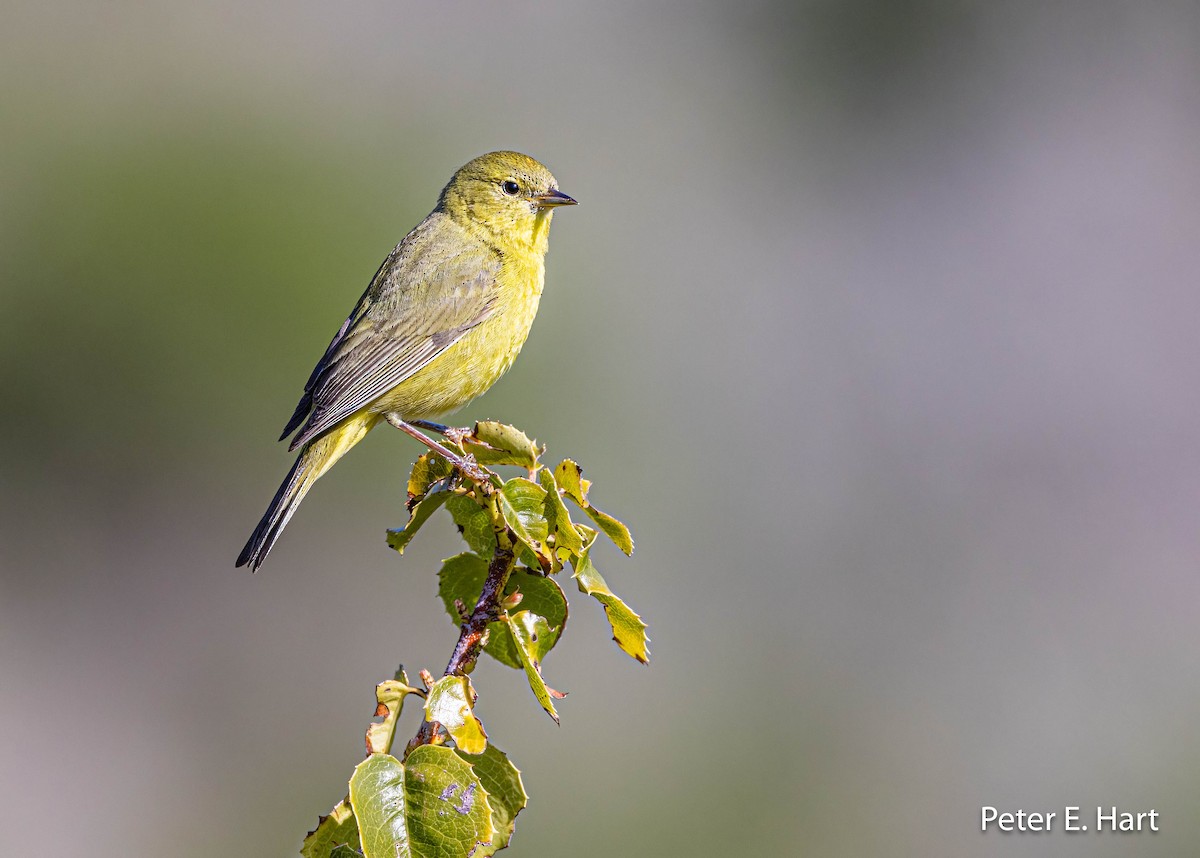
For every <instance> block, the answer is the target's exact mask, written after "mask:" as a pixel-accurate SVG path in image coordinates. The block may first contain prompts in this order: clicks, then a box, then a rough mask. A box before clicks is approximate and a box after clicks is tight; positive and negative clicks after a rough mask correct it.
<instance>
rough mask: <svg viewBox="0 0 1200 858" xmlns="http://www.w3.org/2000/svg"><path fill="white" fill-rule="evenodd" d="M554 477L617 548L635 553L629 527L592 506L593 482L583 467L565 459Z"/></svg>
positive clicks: (555, 471)
mask: <svg viewBox="0 0 1200 858" xmlns="http://www.w3.org/2000/svg"><path fill="white" fill-rule="evenodd" d="M554 479H555V482H557V483H558V485H559V487H560V488H562V490H563V491H564V492H566V495H567V497H569V498H570V499H571V500H573V501H575V503H576V504H577V505H578V506H579V508H580V509H582V510H583V511H584V512H585V513H587V515H588V517H589V518H591V520H592V521H594V522H596V526H597V527H599V528H600V529H601V530H602V531H604V535H605V536H607V537H608V538H609V539H611V540H612V541H613V542H614V543H615V544H616V546H617V548H620V549H621V550H622V551H623V552H625V553H626V554H633V535H632V534H631V533H630V532H629V528H628V527H626V526H625V525H624V524H622V523H621V522H619V521H618V520H617V519H615V518H613V517H612V516H611V515H609V514H608V513H606V512H602V511H601V510H599V509H597V508H596V507H594V506H592V504H591V501H589V500H588V490H589V489H591V487H592V484H591V482H590V481H588V480H585V479H584V478H583V468H581V467H579V465H578V464H577V463H576V462H573V461H571V460H570V459H563V460H562V461H561V462H559V463H558V467H557V468H555V469H554Z"/></svg>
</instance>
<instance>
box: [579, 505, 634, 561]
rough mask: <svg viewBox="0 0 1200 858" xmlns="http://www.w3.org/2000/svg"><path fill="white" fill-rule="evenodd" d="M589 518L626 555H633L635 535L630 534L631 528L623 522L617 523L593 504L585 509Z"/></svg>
mask: <svg viewBox="0 0 1200 858" xmlns="http://www.w3.org/2000/svg"><path fill="white" fill-rule="evenodd" d="M583 511H584V512H585V513H587V515H588V517H589V518H591V520H592V521H594V522H596V526H597V527H599V528H600V529H601V530H603V531H604V535H605V536H607V537H608V538H609V539H611V540H612V541H613V542H614V543H615V544H616V546H617V548H620V549H621V550H622V551H624V552H625V553H626V554H633V534H631V533H630V532H629V528H628V527H626V526H625V525H624V524H622V523H621V522H619V521H617V520H616V519H615V518H613V517H612V516H611V515H609V514H608V513H606V512H601V511H600V510H598V509H596V508H595V507H594V506H592V505H591V504H588V505H587V506H585V507H584V508H583Z"/></svg>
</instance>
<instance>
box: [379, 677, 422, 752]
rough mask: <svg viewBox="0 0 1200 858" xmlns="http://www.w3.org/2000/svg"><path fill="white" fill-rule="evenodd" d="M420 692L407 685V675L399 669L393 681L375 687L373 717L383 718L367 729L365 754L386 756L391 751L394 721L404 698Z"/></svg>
mask: <svg viewBox="0 0 1200 858" xmlns="http://www.w3.org/2000/svg"><path fill="white" fill-rule="evenodd" d="M420 693H421V692H420V691H419V690H418V689H416V688H413V687H412V686H410V685H409V684H408V675H407V674H405V672H404V669H403V668H401V669H400V670H398V671H397V672H396V678H395V679H389V680H387V681H385V682H381V683H379V684H378V685H376V686H375V717H376V718H378V717H380V716H382V717H383V721H381V722H380V723H378V724H371V725H369V726H368V727H367V753H368V754H387V753H389V752H390V751H391V750H392V739H393V737H394V736H395V732H396V720H397V719H398V718H399V717H400V710H401V708H402V707H403V704H404V698H405V697H406V696H407V695H409V694H420Z"/></svg>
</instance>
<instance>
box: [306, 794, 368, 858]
mask: <svg viewBox="0 0 1200 858" xmlns="http://www.w3.org/2000/svg"><path fill="white" fill-rule="evenodd" d="M340 843H348V844H351V845H353V846H358V823H357V822H356V821H355V819H354V811H352V810H351V809H350V797H349V796H347V797H346V798H344V799H342V800H341V801H339V802H338V803H337V804H336V805H334V808H333V810H331V811H330V812H329V815H328V816H322V817H321V818H320V819H319V820H317V827H316V828H314V829H313V830H312V831H310V832H308V836H307V837H305V838H304V844H303V845H302V846H301V847H300V854H301V855H302V856H303V858H331V856H332V852H333V848H334V847H335V846H337V845H338V844H340Z"/></svg>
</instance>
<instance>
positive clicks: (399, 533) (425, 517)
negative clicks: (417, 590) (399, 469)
mask: <svg viewBox="0 0 1200 858" xmlns="http://www.w3.org/2000/svg"><path fill="white" fill-rule="evenodd" d="M452 497H454V493H453V492H448V491H447V492H434V493H433V494H431V495H426V496H425V497H422V498H421V499H420V500H418V501H417V502H416V503H415V504H413V505H412V506H411V508H410V509H409V512H408V524H406V525H404V527H402V528H400V529H399V530H389V531H388V532H387V543H388V545H389V546H390V547H392V548H394V549H396V550H397V551H399V552H400V553H401V554H403V553H404V549H405V548H407V547H408V543H410V542H412V538H413V537H414V536H416V535H417V531H418V530H420V529H421V525H423V524H424V523H425V522H427V521H429V517H430V516H431V515H433V514H434V513H435V512H437V509H438V507H440V506H441V505H442V504H444V503H445V502H446V501H447V500H449V499H450V498H452Z"/></svg>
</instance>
